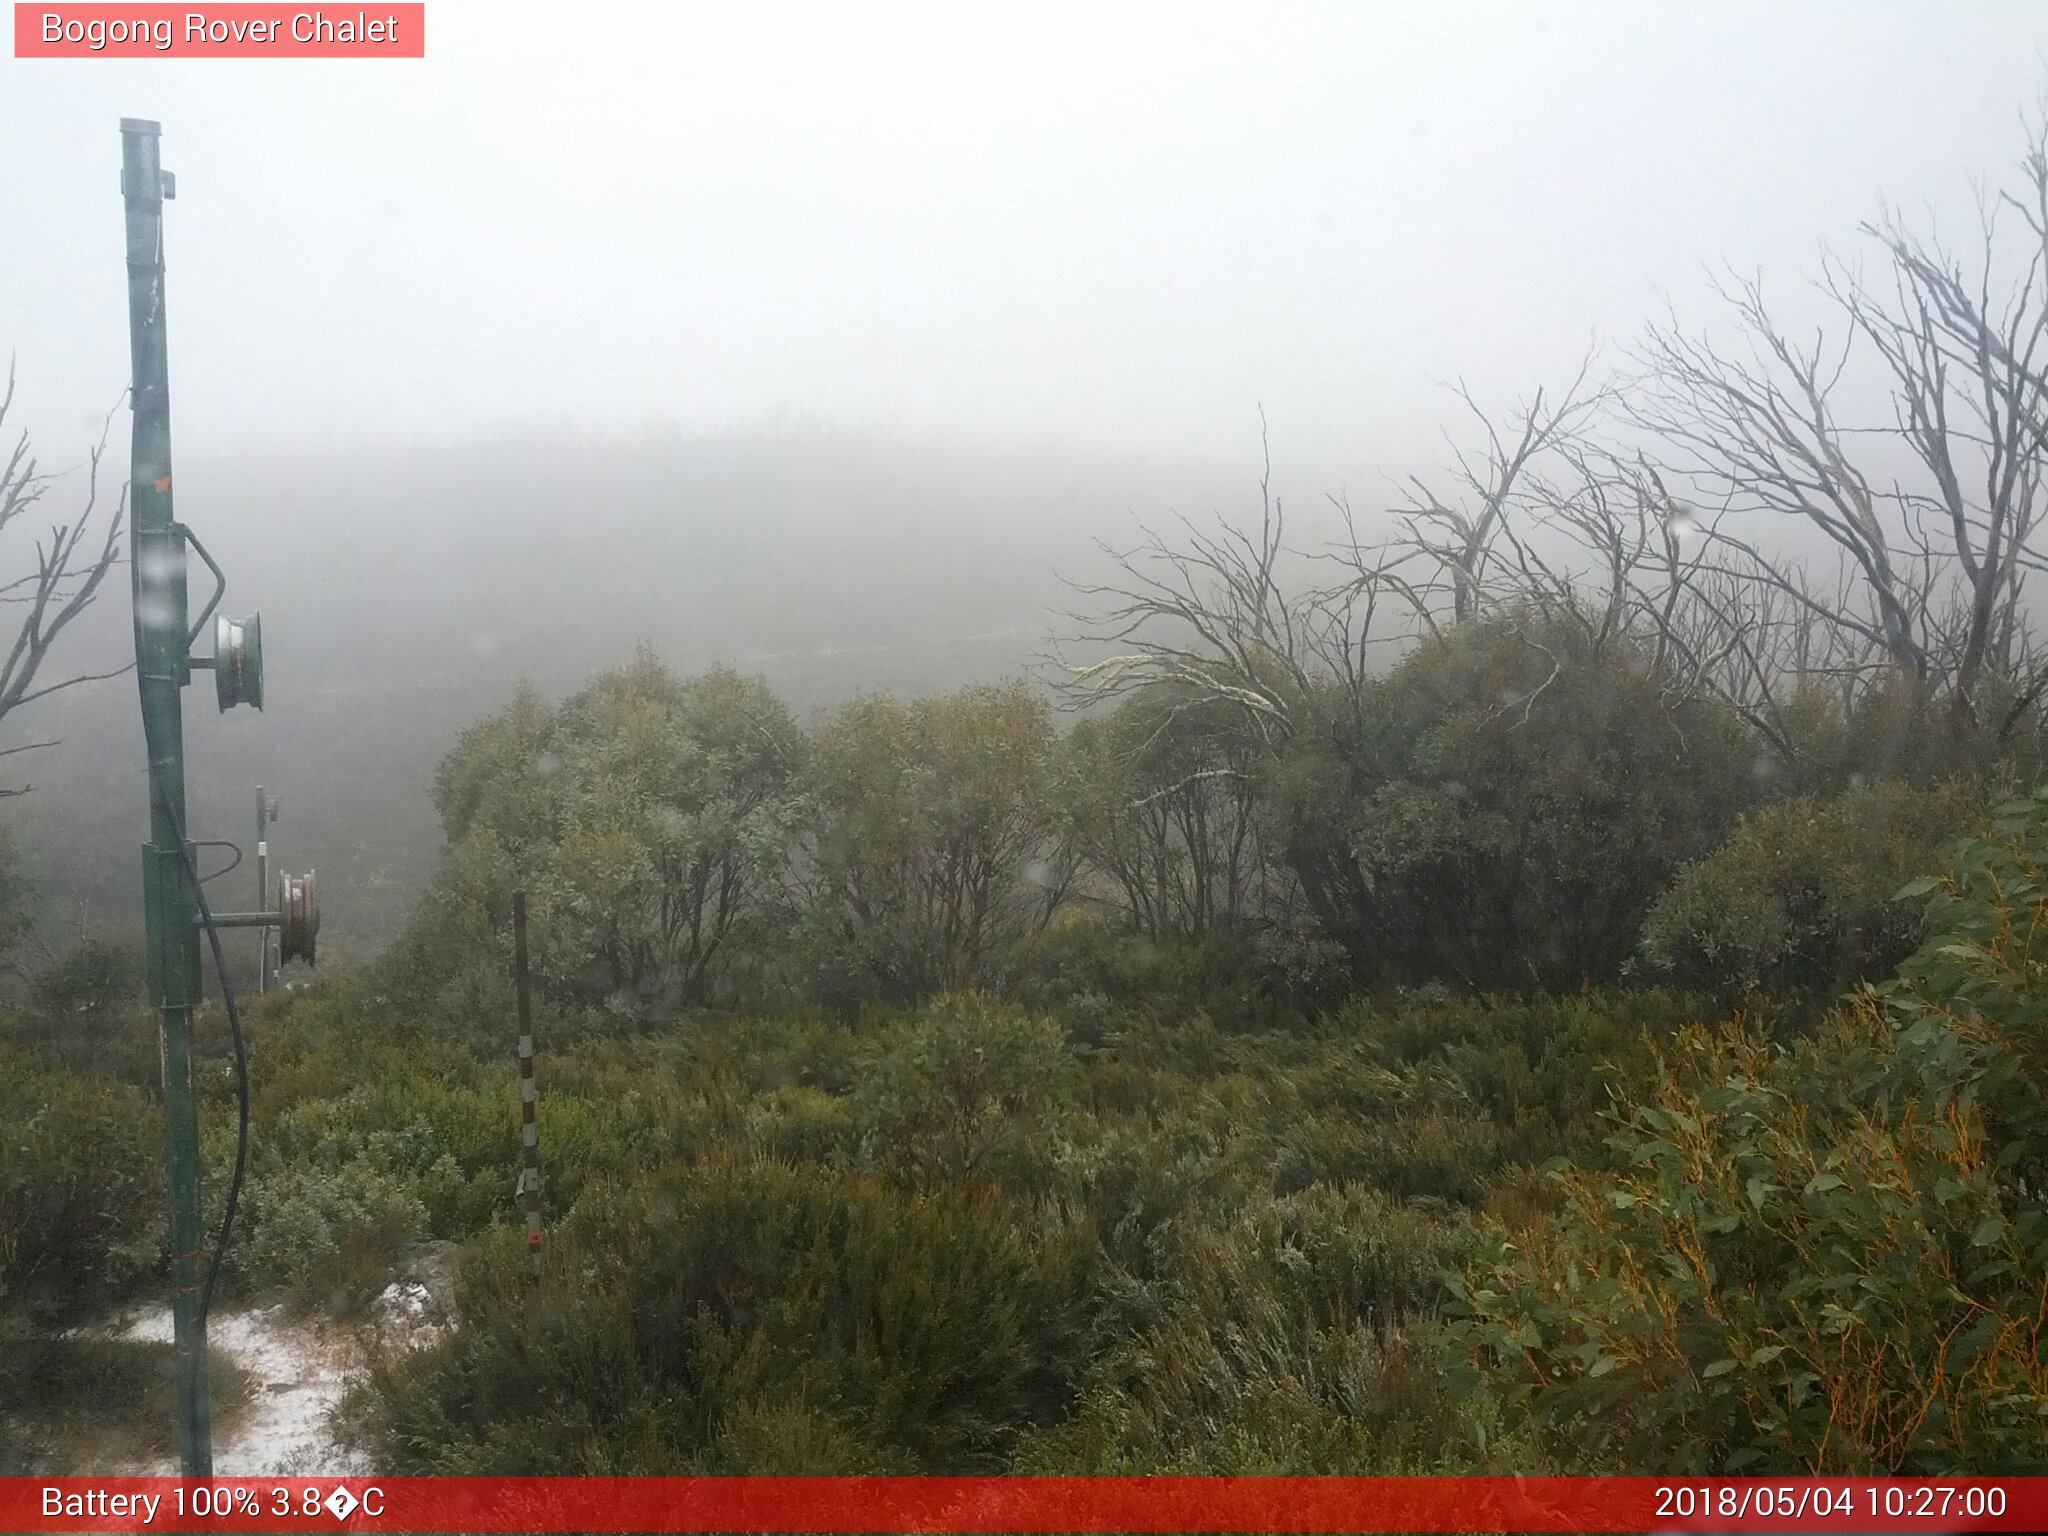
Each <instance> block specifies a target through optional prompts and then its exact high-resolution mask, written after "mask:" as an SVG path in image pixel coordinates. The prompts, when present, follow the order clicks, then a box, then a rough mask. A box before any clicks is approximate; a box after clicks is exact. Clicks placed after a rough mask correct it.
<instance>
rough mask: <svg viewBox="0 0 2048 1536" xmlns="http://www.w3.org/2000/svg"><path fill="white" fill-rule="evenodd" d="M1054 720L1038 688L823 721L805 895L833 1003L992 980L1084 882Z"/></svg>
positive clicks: (880, 707) (811, 939) (816, 958)
mask: <svg viewBox="0 0 2048 1536" xmlns="http://www.w3.org/2000/svg"><path fill="white" fill-rule="evenodd" d="M1055 741H1056V737H1055V734H1054V730H1053V722H1052V713H1051V710H1050V709H1049V708H1048V706H1047V704H1046V701H1045V699H1044V698H1043V696H1042V695H1041V694H1040V693H1039V692H1038V691H1037V690H1035V689H1033V688H1032V687H1030V686H1029V685H1028V684H1026V683H1023V682H1015V683H1010V684H1005V685H1001V686H977V687H970V688H963V689H960V690H958V691H956V692H953V693H948V694H935V695H930V696H927V697H923V698H918V699H912V700H909V701H903V700H899V699H895V698H891V697H887V696H882V695H875V696H870V697H866V698H861V699H856V700H854V701H853V702H852V703H850V704H848V705H846V706H845V707H844V708H842V709H840V710H839V711H838V712H837V713H835V714H833V715H831V716H830V717H828V718H827V719H825V720H824V721H822V722H821V723H820V725H819V726H818V728H817V730H816V731H815V733H814V735H813V740H812V752H811V767H810V772H809V775H808V778H807V780H806V783H807V788H808V801H809V814H810V821H809V826H808V829H807V830H808V835H807V838H806V844H807V859H806V861H805V862H806V872H805V878H804V882H803V887H804V888H803V891H802V897H801V899H802V903H803V910H804V912H805V914H806V919H805V921H806V935H807V943H808V951H809V960H810V964H811V968H812V972H813V976H812V981H811V989H812V995H814V996H815V997H817V998H819V999H820V1000H822V1001H824V1002H826V1003H828V1004H831V1005H834V1006H845V1007H850V1006H855V1005H858V1004H861V1003H868V1002H905V1001H913V1000H916V999H919V998H922V997H926V996H930V995H932V994H934V993H936V992H939V991H943V990H946V989H948V988H953V987H972V986H984V985H986V984H988V982H989V981H990V980H991V979H992V977H993V975H994V974H995V969H996V967H997V965H998V964H999V963H1000V962H1001V960H1002V959H1003V958H1004V956H1005V955H1006V954H1007V953H1008V952H1009V951H1010V950H1011V949H1012V948H1013V947H1014V946H1015V945H1017V944H1018V943H1020V942H1021V941H1023V940H1024V939H1026V938H1028V937H1029V936H1030V935H1032V934H1034V933H1036V932H1038V931H1039V930H1040V929H1042V928H1043V927H1044V926H1045V924H1046V923H1047V922H1048V921H1049V920H1050V918H1051V916H1052V914H1053V912H1054V911H1055V910H1057V908H1058V907H1059V905H1060V903H1061V901H1062V900H1063V899H1064V898H1065V896H1066V895H1067V893H1068V892H1069V890H1070V889H1071V886H1072V882H1073V874H1074V869H1073V855H1072V851H1071V848H1070V846H1068V843H1067V840H1065V839H1063V838H1062V837H1061V836H1060V835H1059V818H1058V816H1057V814H1056V812H1055V808H1054V799H1055V787H1056V761H1055V754H1054V747H1055Z"/></svg>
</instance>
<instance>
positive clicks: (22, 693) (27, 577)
mask: <svg viewBox="0 0 2048 1536" xmlns="http://www.w3.org/2000/svg"><path fill="white" fill-rule="evenodd" d="M13 404H14V365H13V363H12V361H11V360H10V362H9V364H8V369H7V390H6V393H5V395H4V396H0V430H4V428H5V425H6V421H7V416H8V412H9V411H10V409H11V408H12V407H13ZM112 421H113V415H112V413H111V412H109V413H108V417H107V422H108V425H109V426H111V424H112ZM106 446H107V430H106V428H102V430H101V433H100V440H99V442H98V443H97V444H96V445H95V446H94V448H93V450H92V456H91V459H90V461H89V463H88V465H87V469H86V484H85V496H84V504H83V505H82V506H81V507H80V508H79V509H78V510H77V512H76V513H75V514H74V515H73V516H72V517H71V519H70V520H69V521H66V522H56V523H53V524H52V525H51V526H50V531H49V534H48V535H47V537H45V538H40V539H38V540H37V541H36V544H35V557H34V564H33V567H32V568H31V569H28V570H26V571H24V572H23V573H22V574H21V575H19V576H15V577H13V578H12V579H5V580H0V603H7V604H12V605H14V606H15V607H16V608H17V609H18V610H19V612H20V615H21V616H20V618H19V620H18V621H17V622H16V624H15V626H14V633H13V638H12V640H11V642H10V643H8V644H7V649H6V655H5V660H4V662H0V722H4V721H6V720H7V719H8V718H9V717H10V716H12V715H13V714H14V713H15V712H16V711H17V710H20V709H22V708H24V707H25V706H27V705H30V704H33V703H34V702H35V701H36V700H38V699H43V698H48V697H49V696H50V695H51V694H53V693H58V692H60V691H62V690H63V689H66V688H74V687H76V686H78V685H79V684H80V683H89V682H99V681H102V680H104V679H106V678H110V677H119V676H120V675H121V674H122V673H124V672H126V671H128V670H129V669H128V668H127V667H125V666H124V667H118V668H115V669H114V670H112V671H108V672H71V673H67V674H65V675H62V676H58V677H56V678H55V679H54V680H53V679H52V677H51V675H50V671H51V669H49V668H48V665H47V664H48V663H49V662H50V659H51V656H52V654H53V653H54V652H55V650H56V649H57V643H58V640H59V638H60V637H61V636H62V635H63V633H64V631H65V630H66V629H68V628H70V626H71V625H72V624H73V623H74V622H75V621H76V620H77V619H78V617H79V616H80V615H81V614H83V613H84V612H85V611H86V610H87V609H89V608H90V607H91V606H92V605H93V602H94V600H95V599H96V598H97V597H98V595H99V590H100V584H101V583H102V582H103V581H104V580H105V579H106V576H107V572H108V571H110V570H112V569H113V568H114V566H115V565H117V564H118V563H120V559H121V532H122V524H123V521H124V518H123V514H124V512H125V510H126V504H127V493H126V490H125V488H124V489H123V490H122V491H120V492H119V493H117V495H116V497H115V500H114V505H113V507H112V509H111V510H110V511H107V512H106V513H105V514H104V515H102V509H101V507H100V483H99V472H100V460H101V458H102V456H103V455H104V454H105V452H106ZM56 483H57V477H56V476H54V475H52V474H49V473H46V472H45V471H44V470H43V469H42V468H41V466H40V464H39V463H38V461H37V460H36V458H35V455H34V453H33V451H32V450H31V448H30V445H29V439H28V433H27V432H26V431H23V432H20V433H18V434H17V435H16V437H15V440H14V446H13V449H12V450H11V451H10V452H9V454H8V456H7V459H6V461H5V464H4V467H0V539H4V537H5V536H6V534H7V531H8V530H9V529H10V528H12V527H14V526H15V525H16V524H17V523H18V522H20V521H21V520H22V519H24V518H25V517H28V516H30V515H31V514H33V513H35V512H36V510H37V509H38V508H39V507H40V506H41V505H42V504H43V503H44V501H45V500H46V499H47V498H48V496H49V495H50V493H51V491H52V489H53V487H54V486H55V485H56ZM96 524H97V525H98V526H96ZM4 633H5V631H4V627H0V637H4ZM55 745H56V742H54V741H47V740H46V741H31V742H25V743H21V744H18V745H14V746H10V747H7V748H4V749H0V757H13V756H17V755H19V754H21V753H25V752H34V751H39V750H41V749H44V748H47V747H51V746H55ZM33 787H34V786H33V785H27V784H24V785H22V786H20V787H19V788H0V798H8V797H11V796H15V795H22V794H26V793H28V791H29V790H30V789H32V788H33Z"/></svg>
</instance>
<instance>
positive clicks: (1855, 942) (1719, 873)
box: [1641, 782, 1977, 997]
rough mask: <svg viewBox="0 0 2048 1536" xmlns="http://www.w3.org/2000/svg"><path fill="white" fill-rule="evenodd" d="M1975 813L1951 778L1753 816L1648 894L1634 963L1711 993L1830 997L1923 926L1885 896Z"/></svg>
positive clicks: (1875, 968)
mask: <svg viewBox="0 0 2048 1536" xmlns="http://www.w3.org/2000/svg"><path fill="white" fill-rule="evenodd" d="M1976 814H1977V811H1976V803H1975V798H1974V795H1973V794H1972V793H1971V792H1970V791H1969V790H1967V789H1965V788H1963V787H1960V786H1950V787H1948V788H1944V789H1939V790H1916V789H1910V788H1908V787H1906V786H1905V785H1903V784H1899V783H1895V782H1894V783H1884V784H1876V785H1872V786H1870V787H1868V788H1864V789H1854V790H1850V791H1849V792H1848V793H1846V794H1843V795H1839V796H1836V797H1834V798H1832V799H1821V798H1817V797H1814V796H1808V795H1802V796H1798V797H1796V798H1794V799H1790V800H1784V801H1780V802H1779V803H1777V804H1775V805H1771V806H1767V807H1765V808H1764V809H1762V810H1759V811H1756V812H1753V813H1752V814H1751V815H1750V816H1749V817H1748V818H1746V819H1745V820H1744V822H1743V824H1742V826H1741V827H1740V828H1739V829H1738V830H1737V832H1736V833H1735V835H1734V836H1733V837H1732V838H1730V839H1729V840H1728V841H1727V843H1726V844H1724V845H1723V846H1722V847H1720V848H1718V849H1716V850H1715V851H1714V852H1713V853H1711V854H1709V855H1708V856H1707V857H1705V858H1703V859H1700V860H1698V861H1697V862H1695V863H1693V864H1690V865H1688V866H1687V867H1686V868H1685V869H1684V870H1682V871H1680V873H1679V875H1678V878H1677V879H1676V880H1675V881H1673V882H1672V885H1671V888H1670V889H1669V890H1668V891H1666V892H1665V893H1664V894H1663V895H1662V896H1661V897H1659V898H1658V900H1657V904H1656V905H1655V906H1654V907H1652V908H1651V910H1650V914H1649V916H1648V918H1647V919H1646V920H1645V921H1644V923H1643V934H1642V946H1641V949H1642V958H1643V961H1644V963H1645V964H1646V965H1647V966H1648V967H1649V968H1650V969H1651V970H1653V971H1655V972H1657V973H1659V974H1661V975H1665V976H1669V977H1671V978H1672V979H1674V980H1676V981H1678V982H1679V983H1680V984H1682V985H1685V986H1691V987H1699V988H1705V989H1712V990H1716V991H1719V992H1721V993H1722V994H1723V995H1731V996H1732V995H1737V994H1740V993H1743V992H1746V991H1750V990H1753V989H1756V988H1765V989H1769V990H1772V991H1776V992H1780V993H1805V994H1819V995H1823V996H1827V997H1833V996H1836V995H1838V994H1840V993H1841V992H1843V991H1844V990H1846V989H1847V988H1848V987H1849V986H1851V985H1853V984H1854V983H1855V982H1857V981H1862V980H1868V979H1871V978H1873V977H1877V976H1881V975H1883V974H1885V973H1886V972H1888V971H1890V970H1891V969H1892V968H1893V967H1894V966H1896V965H1897V964H1898V963H1899V962H1900V961H1901V960H1903V959H1904V958H1905V957H1906V956H1907V955H1909V954H1911V953H1912V952H1913V950H1914V949H1915V948H1916V947H1917V946H1918V944H1919V943H1920V941H1921V939H1923V938H1924V937H1925V936H1926V931H1927V930H1926V918H1925V914H1924V912H1923V911H1922V909H1921V907H1920V906H1919V905H1916V904H1907V903H1903V902H1898V901H1895V900H1894V899H1893V897H1894V896H1895V895H1896V894H1897V892H1898V890H1899V887H1900V886H1902V885H1903V884H1905V883H1906V881H1908V880H1909V879H1911V878H1912V877H1913V876H1915V875H1920V874H1924V873H1926V872H1927V871H1929V870H1931V869H1934V868H1937V867H1938V866H1939V865H1940V863H1941V861H1942V858H1943V855H1944V851H1945V850H1946V848H1947V846H1948V844H1949V843H1950V842H1952V841H1953V840H1954V839H1956V838H1958V837H1960V836H1961V835H1962V834H1963V833H1964V832H1965V831H1967V830H1968V828H1969V825H1970V823H1971V820H1972V819H1973V817H1974V816H1975V815H1976Z"/></svg>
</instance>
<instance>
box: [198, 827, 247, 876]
mask: <svg viewBox="0 0 2048 1536" xmlns="http://www.w3.org/2000/svg"><path fill="white" fill-rule="evenodd" d="M192 846H193V847H194V848H232V849H234V851H235V857H234V862H232V863H229V864H223V865H222V866H221V867H220V868H219V869H216V870H215V871H214V872H213V873H212V874H210V875H201V876H200V877H199V883H200V884H201V885H207V884H210V883H211V882H213V881H215V880H218V879H219V878H220V877H221V876H222V875H225V874H231V873H233V872H234V871H235V870H238V869H240V868H241V867H242V845H241V844H240V843H235V842H230V841H229V840H228V839H227V838H224V837H202V838H200V839H199V840H198V841H197V842H195V843H193V845H192Z"/></svg>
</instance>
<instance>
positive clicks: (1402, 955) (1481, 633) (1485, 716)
mask: <svg viewBox="0 0 2048 1536" xmlns="http://www.w3.org/2000/svg"><path fill="white" fill-rule="evenodd" d="M1754 758H1755V751H1754V747H1753V744H1752V743H1751V742H1750V741H1749V740H1748V739H1746V737H1745V735H1744V733H1743V732H1742V730H1741V729H1740V727H1739V725H1738V723H1737V722H1736V720H1735V718H1734V716H1733V715H1732V714H1731V713H1729V712H1728V711H1727V710H1725V709H1723V708H1721V707H1720V706H1717V705H1714V704H1710V703H1708V702H1705V701H1701V700H1690V701H1685V702H1677V703H1674V702H1672V701H1671V700H1670V699H1669V698H1668V697H1667V692H1666V689H1665V685H1664V681H1663V680H1662V679H1660V678H1659V677H1658V675H1657V673H1656V670H1655V668H1654V667H1653V666H1651V665H1650V663H1649V660H1648V659H1647V658H1645V657H1643V656H1640V655H1637V654H1635V653H1633V652H1632V651H1630V650H1629V649H1628V648H1627V647H1625V646H1621V645H1610V646H1607V647H1606V648H1604V649H1599V650H1595V649H1593V648H1592V647H1591V646H1589V645H1588V644H1587V642H1586V641H1585V639H1584V637H1583V636H1581V635H1580V634H1579V633H1578V632H1577V631H1574V630H1570V629H1565V628H1559V627H1554V626H1547V625H1543V624H1540V623H1538V622H1537V621H1535V620H1533V619H1528V620H1523V619H1512V618H1510V619H1501V620H1489V621H1485V622H1474V623H1471V624H1467V625H1463V626H1460V627H1459V628H1458V629H1456V630H1453V631H1447V632H1446V633H1444V634H1443V635H1441V636H1438V637H1433V638H1432V639H1430V640H1428V641H1426V642H1425V643H1423V644H1422V645H1420V646H1418V647H1417V648H1416V649H1415V650H1413V651H1412V652H1410V653H1409V654H1408V655H1407V656H1405V657H1403V658H1402V660H1401V661H1400V663H1399V664H1398V665H1397V666H1395V668H1394V669H1393V670H1392V672H1391V673H1389V674H1387V675H1386V676H1385V677H1384V678H1382V679H1379V680H1376V681H1370V682H1369V683H1368V684H1366V685H1363V686H1362V687H1361V688H1360V690H1359V691H1358V696H1357V702H1356V706H1355V708H1352V709H1349V710H1346V711H1342V712H1340V715H1339V721H1338V723H1337V724H1333V725H1332V726H1331V728H1330V730H1329V731H1328V732H1327V733H1325V734H1322V735H1319V736H1317V737H1314V738H1304V739H1301V740H1297V741H1291V742H1290V743H1289V744H1288V746H1287V749H1286V751H1285V752H1284V753H1282V754H1280V755H1279V757H1278V758H1277V760H1276V761H1275V762H1274V763H1272V764H1270V765H1269V766H1268V768H1267V771H1266V774H1265V778H1264V780H1263V782H1264V784H1265V787H1266V793H1267V797H1268V801H1269V810H1270V814H1271V815H1272V816H1274V817H1276V818H1277V819H1278V824H1279V825H1280V826H1281V827H1283V828H1284V833H1283V834H1282V835H1281V836H1280V837H1279V839H1278V841H1276V844H1275V846H1276V847H1277V848H1278V849H1279V851H1280V853H1281V856H1282V857H1283V858H1284V859H1285V860H1286V861H1287V863H1288V865H1289V867H1290V869H1291V871H1292V873H1293V875H1294V876H1295V878H1296V880H1297V881H1298V882H1299V886H1300V889H1301V891H1302V893H1303V896H1304V898H1305V899H1306V901H1307V902H1308V904H1309V907H1310V909H1311V911H1312V912H1313V914H1314V916H1315V918H1316V920H1317V922H1318V923H1319V925H1320V926H1321V928H1322V930H1323V934H1324V936H1325V937H1326V938H1328V939H1330V940H1333V941H1335V942H1338V943H1340V944H1342V945H1343V946H1344V948H1345V950H1346V951H1347V952H1348V954H1349V955H1350V957H1351V959H1352V962H1353V966H1354V969H1355V970H1356V971H1357V972H1358V973H1359V974H1360V975H1361V976H1363V977H1365V978H1368V979H1375V978H1387V979H1393V980H1407V981H1418V980H1432V979H1433V980H1439V981H1446V982H1455V983H1459V984H1463V985H1466V986H1471V987H1481V988H1485V987H1496V988H1497V987H1523V986H1528V985H1531V984H1532V983H1533V984H1537V985H1546V986H1556V985H1567V984H1568V985H1577V984H1579V983H1581V982H1583V981H1585V980H1587V979H1603V978H1612V977H1614V976H1616V975H1618V974H1619V973H1620V971H1621V968H1622V966H1623V965H1624V963H1625V962H1626V961H1627V960H1628V958H1629V956H1630V953H1631V952H1632V950H1633V949H1634V946H1635V942H1636V935H1637V932H1638V930H1639V929H1640V927H1641V924H1642V919H1643V914H1644V913H1645V912H1646V911H1647V910H1648V909H1649V906H1650V904H1651V902H1652V901H1654V900H1655V899H1656V896H1657V894H1658V892H1660V891H1661V890H1662V889H1663V888H1664V886H1665V885H1666V884H1667V883H1668V882H1669V880H1670V878H1671V876H1672V874H1673V872H1675V871H1676V870H1677V869H1678V868H1679V867H1680V866H1682V865H1683V864H1685V863H1686V862H1687V861H1688V860H1691V859H1695V858H1698V857H1699V856H1700V855H1702V854H1704V853H1705V852H1707V851H1708V850H1709V849H1711V848H1713V847H1715V846H1716V845H1718V844H1719V843H1720V842H1722V841H1723V840H1724V839H1725V838H1726V837H1727V835H1728V833H1729V831H1730V830H1731V829H1732V827H1733V826H1734V824H1735V819H1736V816H1737V813H1738V812H1739V811H1740V810H1741V809H1742V807H1743V806H1744V805H1745V804H1747V803H1748V802H1749V801H1750V800H1751V799H1752V798H1753V797H1754V795H1755V794H1756V788H1757V786H1756V783H1755V779H1754V776H1753V774H1752V773H1751V766H1752V763H1753V761H1754Z"/></svg>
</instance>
